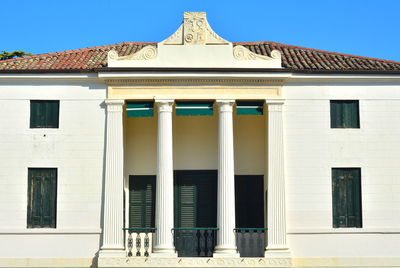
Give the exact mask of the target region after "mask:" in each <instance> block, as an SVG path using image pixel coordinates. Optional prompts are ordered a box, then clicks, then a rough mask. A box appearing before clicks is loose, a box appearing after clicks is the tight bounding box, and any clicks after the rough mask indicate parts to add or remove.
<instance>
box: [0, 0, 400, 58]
mask: <svg viewBox="0 0 400 268" xmlns="http://www.w3.org/2000/svg"><path fill="white" fill-rule="evenodd" d="M0 3H1V5H0V9H1V10H2V11H1V13H0V25H1V31H2V34H1V36H0V51H1V50H5V51H14V50H24V51H26V52H31V53H33V54H41V53H49V52H57V51H64V50H70V49H78V48H84V47H91V46H101V45H110V44H115V43H120V42H126V41H142V42H158V41H161V40H163V39H165V38H166V37H168V36H169V35H171V34H172V33H173V32H174V31H175V30H176V29H177V27H178V26H179V25H180V23H181V21H182V16H183V12H184V11H205V12H207V18H208V21H209V23H210V25H211V27H212V28H213V29H214V30H215V31H216V33H217V34H219V35H220V36H221V37H223V38H225V39H227V40H229V41H234V42H236V41H275V42H279V43H284V44H289V45H297V46H303V47H309V48H316V49H321V50H327V51H334V52H340V53H347V54H354V55H360V56H367V57H373V58H381V59H388V60H394V61H399V62H400V45H399V44H400V0H347V1H346V0H336V1H334V0H274V1H270V0H252V1H243V0H241V1H237V0H229V1H228V0H212V1H210V0H198V1H191V0H186V1H181V0H160V1H159V0H152V1H150V0H149V1H146V0H113V1H112V0H68V1H65V0H18V1H16V0H2V1H1V2H0Z"/></svg>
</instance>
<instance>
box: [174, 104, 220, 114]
mask: <svg viewBox="0 0 400 268" xmlns="http://www.w3.org/2000/svg"><path fill="white" fill-rule="evenodd" d="M175 106H176V108H175V110H176V115H209V116H212V115H213V114H214V111H213V102H211V101H195V102H176V104H175Z"/></svg>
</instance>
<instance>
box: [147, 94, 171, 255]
mask: <svg viewBox="0 0 400 268" xmlns="http://www.w3.org/2000/svg"><path fill="white" fill-rule="evenodd" d="M155 103H156V104H157V106H158V135H157V181H156V222H155V224H156V228H157V229H156V239H155V240H156V241H155V244H154V247H153V254H152V256H160V257H161V256H163V257H176V253H175V247H174V242H173V235H172V228H174V174H173V172H174V169H173V161H172V159H173V153H172V106H173V104H174V101H173V100H155Z"/></svg>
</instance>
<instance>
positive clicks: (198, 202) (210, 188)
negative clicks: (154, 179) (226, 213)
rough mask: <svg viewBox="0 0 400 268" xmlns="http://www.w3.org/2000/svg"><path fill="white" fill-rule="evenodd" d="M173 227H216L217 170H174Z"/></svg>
mask: <svg viewBox="0 0 400 268" xmlns="http://www.w3.org/2000/svg"><path fill="white" fill-rule="evenodd" d="M174 192H175V227H177V228H182V227H185V228H190V227H216V225H217V172H216V171H215V170H198V171H196V170H190V171H176V172H175V180H174Z"/></svg>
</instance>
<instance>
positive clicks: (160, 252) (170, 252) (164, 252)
mask: <svg viewBox="0 0 400 268" xmlns="http://www.w3.org/2000/svg"><path fill="white" fill-rule="evenodd" d="M151 256H152V257H157V258H177V257H178V253H176V252H175V248H173V247H172V248H171V247H154V248H153V252H152V253H151Z"/></svg>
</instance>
